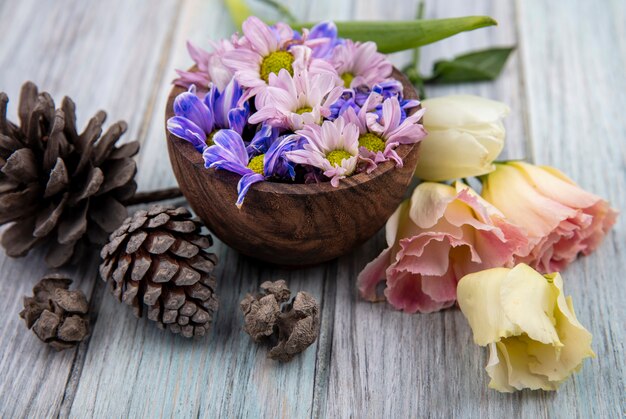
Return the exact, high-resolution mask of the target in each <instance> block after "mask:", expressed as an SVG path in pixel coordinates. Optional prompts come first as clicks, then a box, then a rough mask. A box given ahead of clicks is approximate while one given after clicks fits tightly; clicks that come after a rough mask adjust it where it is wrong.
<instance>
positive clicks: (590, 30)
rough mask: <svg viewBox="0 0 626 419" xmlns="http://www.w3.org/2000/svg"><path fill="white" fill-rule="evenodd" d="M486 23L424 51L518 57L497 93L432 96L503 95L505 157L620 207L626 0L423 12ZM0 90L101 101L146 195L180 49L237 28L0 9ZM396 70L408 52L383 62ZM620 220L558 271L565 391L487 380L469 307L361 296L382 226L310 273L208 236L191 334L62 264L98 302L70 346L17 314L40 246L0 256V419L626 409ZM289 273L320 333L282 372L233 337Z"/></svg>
mask: <svg viewBox="0 0 626 419" xmlns="http://www.w3.org/2000/svg"><path fill="white" fill-rule="evenodd" d="M289 3H290V6H291V8H292V9H293V11H294V13H295V14H296V15H297V16H298V17H299V18H301V19H303V20H319V19H328V18H332V19H337V20H340V19H402V18H410V17H412V16H413V15H414V11H415V6H416V0H402V1H400V0H395V1H390V0H345V1H344V0H316V1H310V2H308V1H307V2H305V1H298V0H293V1H291V2H289ZM468 14H487V15H491V16H493V17H495V18H496V19H497V20H498V21H499V22H500V25H499V26H498V27H494V28H489V29H481V30H478V31H475V32H473V33H467V34H462V35H460V36H457V37H455V38H453V39H450V40H446V41H444V42H440V43H437V44H435V45H433V46H428V47H426V48H424V49H423V63H422V65H423V70H424V71H427V70H428V69H429V68H430V66H431V64H432V61H433V60H434V59H437V58H441V57H450V56H452V55H454V54H455V53H460V52H464V51H467V50H469V49H477V48H482V47H487V46H493V45H511V44H516V45H517V46H518V49H517V51H516V52H515V53H514V55H513V57H512V59H511V60H510V62H509V63H508V64H507V67H506V69H505V71H504V74H503V75H502V77H500V79H499V80H498V81H496V82H494V83H480V84H472V85H462V86H452V87H437V88H432V89H429V90H428V94H429V95H433V96H434V95H442V94H448V93H453V92H455V93H456V92H463V93H474V94H479V95H483V96H486V97H490V98H494V99H498V100H501V101H504V102H507V103H508V104H509V105H510V106H511V108H512V113H511V116H510V118H509V119H508V120H507V122H506V123H507V127H508V144H507V147H506V156H507V157H510V158H521V157H525V158H528V159H530V160H532V161H534V162H537V163H543V164H550V165H554V166H556V167H558V168H560V169H562V170H564V171H565V172H566V173H568V174H569V175H570V176H571V177H572V178H574V179H575V180H576V181H578V182H579V183H580V184H581V185H582V186H583V187H585V188H587V189H589V190H591V191H594V192H596V193H598V194H600V195H602V196H604V197H606V198H607V199H609V200H610V201H611V202H612V203H613V205H614V206H615V207H617V208H621V209H622V210H623V209H624V208H626V170H625V161H626V117H625V116H624V111H625V110H626V76H625V74H626V70H625V68H626V29H625V28H626V2H624V1H623V0H606V1H588V0H586V1H585V0H570V1H543V0H524V1H522V0H520V1H518V2H514V1H509V0H475V1H467V0H446V1H435V0H431V1H427V4H426V17H428V18H434V17H452V16H461V15H468ZM0 30H1V34H0V90H3V91H6V92H7V93H8V94H9V97H10V98H11V102H10V115H11V116H12V117H13V119H16V113H17V112H16V110H17V109H16V106H17V98H18V92H19V88H20V85H21V84H22V82H23V81H25V80H33V81H34V82H36V83H37V84H38V85H39V86H40V88H42V89H45V90H47V91H49V92H50V93H51V94H52V95H53V96H54V97H55V98H56V99H57V101H59V102H60V100H61V98H62V96H63V95H70V96H71V97H72V98H73V99H74V100H75V102H76V103H77V107H78V116H79V123H81V124H84V123H85V122H86V121H87V120H88V118H89V117H90V116H91V115H92V114H93V113H94V112H95V111H96V110H98V109H106V110H107V111H108V112H109V121H110V122H112V121H116V120H118V119H124V120H126V121H128V123H129V127H130V129H129V132H128V134H127V135H126V137H127V140H131V139H139V140H140V141H141V142H142V143H143V146H142V151H141V154H140V155H139V157H138V159H137V160H138V165H139V174H138V180H139V184H140V188H141V189H155V188H160V187H166V186H172V185H175V179H174V176H173V174H172V171H171V169H170V165H169V161H168V157H167V152H166V149H165V143H164V140H165V138H164V133H163V112H164V106H165V100H166V97H167V93H168V90H169V88H170V84H169V83H170V81H171V80H172V78H173V77H174V71H173V69H174V68H185V67H187V66H188V65H189V64H190V60H189V58H188V57H187V53H186V50H185V47H184V43H185V40H186V39H188V38H189V39H192V40H193V41H195V42H196V43H198V44H200V45H207V44H206V41H207V40H208V39H216V38H218V37H223V36H226V35H228V34H229V33H231V32H232V31H233V30H234V28H233V26H232V24H231V23H230V20H229V17H228V15H227V13H226V12H225V10H224V8H223V6H222V4H221V2H220V1H219V0H193V1H192V0H186V1H174V0H149V1H148V0H144V1H141V0H132V1H131V0H106V1H85V0H56V1H52V0H40V1H36V0H19V1H17V0H0ZM393 59H394V62H395V63H396V64H403V63H404V62H406V61H407V59H408V55H407V54H399V55H396V56H394V57H393ZM625 237H626V227H625V223H624V220H623V218H622V219H620V220H619V221H618V224H617V225H616V227H615V229H614V231H613V232H612V233H611V234H610V235H609V236H608V237H607V239H606V240H605V242H604V243H603V244H602V246H601V248H600V249H599V251H598V252H597V253H596V254H594V255H592V256H589V257H586V258H582V259H580V260H578V261H576V262H575V263H574V264H573V265H572V266H571V267H570V268H569V269H568V270H567V271H566V272H565V273H564V277H565V281H566V285H565V286H566V291H567V292H568V293H570V294H571V295H572V296H573V298H574V301H575V306H576V310H577V312H578V315H579V319H580V321H581V322H582V323H583V324H584V325H586V326H587V327H588V328H589V329H590V331H591V332H592V333H593V335H594V342H593V348H594V350H595V351H596V353H597V359H594V360H591V361H586V362H585V365H584V368H583V369H582V371H581V373H579V374H578V375H576V376H575V377H574V378H573V379H571V380H569V381H568V382H567V383H565V384H564V385H563V386H562V388H561V389H560V390H559V391H558V392H557V393H544V392H529V391H524V392H520V393H516V394H512V395H506V394H499V393H497V392H495V391H493V390H488V389H487V387H486V386H487V381H488V378H487V375H486V373H485V372H484V370H483V367H484V364H485V362H486V356H485V351H484V350H483V349H482V348H479V347H477V346H475V345H474V344H473V343H472V340H471V333H470V330H469V328H468V326H467V325H466V323H465V321H464V319H463V317H462V315H461V313H460V312H459V311H458V310H456V309H452V310H447V311H444V312H440V313H435V314H429V315H408V314H403V313H400V312H397V311H394V310H392V309H391V308H390V307H389V306H387V305H385V304H370V303H367V302H364V301H360V300H359V298H358V296H357V292H356V287H355V279H356V275H357V273H358V272H359V271H360V270H361V269H362V268H363V266H364V265H365V264H366V263H367V262H368V261H369V260H371V259H372V258H373V257H375V256H376V255H377V254H378V252H379V251H380V250H381V249H382V248H383V246H384V237H383V234H378V235H377V236H376V237H375V238H373V239H372V240H370V241H369V242H368V243H365V244H364V245H363V246H362V247H360V248H359V249H357V250H356V251H355V252H353V253H352V254H350V255H348V256H345V257H342V258H340V259H339V260H337V261H334V262H331V263H328V264H325V265H323V266H319V267H316V268H311V269H306V270H297V271H280V270H276V269H274V268H271V267H268V266H264V265H262V264H259V263H256V262H252V261H250V260H248V259H246V258H244V257H240V256H239V255H238V254H237V253H236V252H234V251H232V250H230V249H228V248H227V247H226V246H224V245H222V244H221V243H218V244H217V246H216V252H217V253H218V254H219V256H220V258H221V263H220V265H219V270H218V275H219V277H220V280H221V282H220V287H219V293H220V299H221V309H220V312H219V315H218V317H217V319H216V321H215V326H214V329H213V333H212V335H211V336H209V337H208V338H205V339H203V340H195V341H194V340H185V339H183V338H180V337H177V336H173V335H170V334H167V333H164V332H162V331H160V330H158V329H157V328H156V327H154V325H153V324H151V323H150V322H148V321H147V320H145V319H141V320H136V319H135V318H134V317H133V315H132V314H131V312H130V310H127V309H126V307H124V306H121V305H120V304H118V303H116V301H115V300H114V299H113V298H110V296H109V295H108V294H107V291H105V290H104V287H103V284H102V283H100V281H99V280H98V279H97V273H96V267H97V264H98V262H99V260H98V257H97V255H95V254H94V255H93V257H90V258H87V259H85V260H84V263H82V264H81V265H80V266H77V267H73V268H68V269H66V270H64V272H66V273H68V274H70V275H71V276H72V277H73V278H75V280H76V281H77V283H78V285H79V286H80V288H81V289H83V290H84V291H85V292H86V293H87V295H90V296H91V299H92V307H93V310H94V318H93V325H92V326H93V333H92V336H91V338H90V340H89V341H88V342H85V343H84V344H82V345H81V346H80V347H79V348H78V349H76V350H70V351H66V352H63V353H56V352H55V351H53V350H51V349H49V348H47V347H45V346H44V345H42V344H40V343H39V342H38V341H37V339H36V338H35V336H34V335H32V334H31V333H30V332H27V331H26V328H25V327H24V325H23V321H22V320H21V319H19V318H18V316H17V314H18V312H19V311H20V309H21V304H22V303H21V299H22V296H23V295H24V294H27V293H30V291H31V288H32V286H33V285H34V284H35V282H36V281H37V280H38V279H39V277H40V276H41V275H42V274H44V273H45V272H46V269H45V267H44V263H43V252H35V253H33V254H31V255H30V256H29V257H28V258H24V259H18V260H14V259H8V258H6V257H5V256H4V255H3V254H0V307H1V310H2V313H3V316H2V321H1V322H0V417H6V418H13V417H33V418H45V417H98V418H135V417H165V418H168V417H181V418H187V417H251V418H256V417H271V418H273V417H293V418H299V417H356V418H364V417H372V418H382V417H385V418H396V417H445V418H449V417H525V418H537V417H550V418H553V417H564V418H565V417H580V418H591V417H594V418H618V417H623V416H624V414H625V412H626V408H625V395H626V391H625V386H624V378H625V377H624V373H625V371H624V358H625V356H624V325H625V323H626V322H625V320H626V319H625V316H624V301H626V294H625V292H624V268H625V266H626V249H625V245H626V240H625ZM277 278H285V279H287V280H288V282H289V284H290V286H291V288H292V289H294V290H306V291H309V292H311V293H313V294H314V295H315V296H316V297H317V298H318V299H319V300H320V301H321V304H322V327H321V335H320V337H319V340H318V341H317V342H316V344H314V345H313V346H312V347H310V348H309V349H308V350H307V351H306V352H305V353H304V354H303V355H302V356H300V357H298V358H296V359H295V360H294V361H293V362H291V363H289V364H286V365H279V364H277V363H275V362H273V361H271V360H268V359H266V358H265V355H266V349H265V348H260V347H258V346H257V345H255V344H253V343H252V342H251V341H250V339H249V338H248V336H247V335H245V334H244V333H243V332H242V331H241V327H240V326H241V317H240V314H239V312H238V301H239V300H240V299H241V298H242V296H243V295H244V294H245V293H246V292H248V291H253V290H255V289H256V287H257V285H258V284H260V283H261V282H262V281H264V280H268V279H277Z"/></svg>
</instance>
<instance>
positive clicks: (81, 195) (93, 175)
mask: <svg viewBox="0 0 626 419" xmlns="http://www.w3.org/2000/svg"><path fill="white" fill-rule="evenodd" d="M103 182H104V174H103V173H102V170H100V168H99V167H92V168H91V170H90V171H89V174H88V175H87V178H86V179H85V183H83V185H82V186H81V188H80V189H79V190H78V191H77V192H76V193H74V194H72V197H71V199H70V202H69V204H70V205H71V206H75V205H76V204H77V203H79V202H81V201H83V200H85V199H87V198H89V197H90V196H93V195H95V194H96V192H98V190H99V189H100V187H101V186H102V183H103Z"/></svg>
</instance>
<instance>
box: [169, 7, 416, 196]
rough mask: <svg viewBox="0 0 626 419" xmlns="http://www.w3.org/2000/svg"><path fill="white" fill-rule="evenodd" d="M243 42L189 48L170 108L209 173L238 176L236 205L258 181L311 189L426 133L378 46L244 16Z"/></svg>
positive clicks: (366, 167) (391, 156)
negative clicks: (190, 64) (189, 64)
mask: <svg viewBox="0 0 626 419" xmlns="http://www.w3.org/2000/svg"><path fill="white" fill-rule="evenodd" d="M242 29H243V35H242V36H238V35H237V34H235V35H233V36H232V37H231V39H230V40H221V41H220V42H218V43H217V44H215V45H214V51H213V52H211V53H208V52H206V51H202V50H200V49H198V48H196V47H194V46H193V45H191V44H189V45H188V46H189V50H190V53H191V55H192V57H193V58H194V60H195V61H196V63H197V71H179V74H180V78H179V79H177V80H176V84H178V85H182V86H185V87H188V91H187V92H184V93H181V94H180V95H179V96H177V97H176V100H175V102H174V113H175V116H174V117H172V118H170V119H169V120H168V121H167V128H168V130H169V131H170V132H171V133H172V134H174V135H176V136H177V137H180V138H182V139H184V140H186V141H189V142H190V143H191V144H193V146H194V147H195V148H196V150H198V152H200V153H202V156H203V158H204V162H205V166H206V167H207V168H212V167H214V168H216V169H222V170H228V171H230V172H234V173H237V174H239V175H241V179H240V181H239V184H238V187H237V188H238V199H237V203H236V204H237V206H241V205H242V204H243V201H244V198H245V195H246V193H247V191H248V189H249V188H250V186H251V185H252V184H254V183H256V182H261V181H276V182H293V183H310V182H326V181H330V183H331V185H333V186H335V187H336V186H338V185H339V182H340V181H341V179H344V178H346V177H349V176H352V175H354V174H356V173H360V172H366V173H371V172H372V171H374V170H375V169H376V167H377V165H378V164H380V163H382V162H385V161H389V160H391V161H393V162H394V163H395V164H396V165H397V166H398V167H402V165H403V162H402V158H401V157H400V156H399V155H398V154H397V153H396V151H395V149H396V148H397V147H398V146H399V145H401V144H414V143H417V142H419V141H420V140H421V139H422V138H424V136H425V135H426V131H425V130H424V127H423V126H422V124H421V123H420V120H421V118H422V115H423V112H424V109H421V107H420V102H419V101H417V100H410V99H405V98H404V96H403V85H402V83H401V82H400V81H399V80H397V79H395V78H394V77H393V76H392V72H393V66H392V65H391V63H390V62H389V60H388V59H387V58H386V57H385V55H383V54H381V53H379V52H378V51H377V48H376V44H375V43H374V42H353V41H352V40H350V39H342V38H340V37H339V36H338V34H337V27H336V26H335V24H334V23H332V22H323V23H320V24H318V25H315V26H314V27H312V28H311V29H310V30H308V29H302V30H301V31H298V30H294V29H292V28H291V27H290V26H289V25H287V24H285V23H277V24H275V25H273V26H269V25H266V24H265V23H263V22H262V21H261V20H260V19H258V18H256V17H249V18H248V19H247V20H246V21H245V22H244V23H243V25H242Z"/></svg>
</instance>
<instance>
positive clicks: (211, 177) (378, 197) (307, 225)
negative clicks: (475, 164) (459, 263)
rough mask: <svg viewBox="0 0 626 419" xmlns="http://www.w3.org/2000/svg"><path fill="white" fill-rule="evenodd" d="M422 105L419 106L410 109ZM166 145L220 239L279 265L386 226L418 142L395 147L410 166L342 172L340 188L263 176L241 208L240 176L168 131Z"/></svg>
mask: <svg viewBox="0 0 626 419" xmlns="http://www.w3.org/2000/svg"><path fill="white" fill-rule="evenodd" d="M392 76H393V77H394V78H396V79H397V80H399V81H400V82H402V84H403V86H404V90H403V95H404V97H405V98H406V99H417V98H418V95H417V92H416V90H415V88H414V87H413V85H412V84H411V82H410V81H409V80H408V79H407V78H406V76H404V75H403V74H402V73H401V72H400V71H399V70H398V69H394V70H393V73H392ZM184 91H185V89H184V88H182V87H179V86H175V87H174V88H173V89H172V90H171V92H170V94H169V97H168V101H167V104H166V107H165V118H166V119H168V120H169V118H172V117H173V116H174V100H175V99H176V97H177V96H178V95H179V94H181V93H182V92H184ZM417 111H418V107H415V108H413V109H411V111H410V112H409V114H410V115H412V114H414V113H415V112H417ZM163 123H164V124H165V121H163ZM247 140H250V139H249V138H248V139H247ZM167 150H168V153H169V156H170V162H171V163H172V169H173V170H174V175H175V176H176V179H177V180H178V184H179V185H180V189H181V191H182V192H183V194H184V195H185V197H187V201H188V203H189V205H190V206H191V208H192V209H193V210H194V211H195V213H196V214H197V215H198V217H200V219H202V220H203V221H204V224H205V225H206V226H207V227H208V228H209V230H211V231H212V232H213V233H214V234H215V236H216V237H217V238H219V239H220V240H222V241H223V242H224V243H225V244H227V245H228V246H230V247H232V248H233V249H234V250H237V251H239V252H240V253H242V254H244V255H247V256H250V257H252V258H255V259H258V260H262V261H265V262H269V263H273V264H275V265H278V266H289V267H303V266H312V265H317V264H319V263H322V262H328V261H330V260H333V259H336V258H338V257H339V256H343V255H345V254H348V253H351V252H352V251H353V250H354V249H355V248H357V247H358V246H360V245H361V244H363V242H365V241H367V240H369V239H370V238H372V237H373V236H374V235H375V234H376V233H377V232H378V231H379V230H380V229H381V228H382V227H383V226H384V225H385V223H386V221H387V219H389V217H391V215H392V214H393V213H394V211H395V210H396V208H397V207H398V205H399V204H400V203H401V202H402V199H403V197H404V194H405V192H406V189H407V187H408V186H409V184H410V183H411V181H412V179H413V178H414V173H415V166H416V165H417V160H418V155H419V144H417V145H416V144H401V145H400V146H399V147H398V148H397V149H396V152H397V153H398V156H400V158H401V159H402V161H403V163H404V165H403V167H401V168H400V167H396V164H395V162H393V161H387V162H384V163H381V164H380V165H378V167H377V168H376V170H374V171H373V172H372V173H365V172H362V173H358V174H356V175H354V176H350V177H349V178H346V179H343V180H342V181H341V183H339V185H338V186H336V187H334V186H332V185H331V184H330V182H325V183H321V184H316V183H312V184H307V185H303V184H290V183H278V182H261V183H257V184H255V185H254V186H253V187H251V188H250V191H249V192H248V194H247V195H246V201H245V203H244V205H243V206H242V207H241V208H239V209H238V210H235V208H234V206H233V203H234V202H236V201H237V184H238V182H239V179H241V176H240V175H237V174H235V173H231V172H228V171H226V170H216V169H209V170H207V169H206V167H205V166H204V160H203V159H202V155H201V154H200V153H198V151H197V150H196V149H195V148H194V146H193V145H191V143H189V142H188V141H185V140H183V139H180V138H178V137H176V136H175V135H173V134H171V133H169V132H168V133H167ZM346 214H349V215H350V216H348V217H346ZM338 231H341V232H342V234H337V232H338ZM251 232H254V234H250V233H251Z"/></svg>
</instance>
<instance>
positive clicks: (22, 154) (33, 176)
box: [2, 148, 38, 183]
mask: <svg viewBox="0 0 626 419" xmlns="http://www.w3.org/2000/svg"><path fill="white" fill-rule="evenodd" d="M2 173H4V174H5V175H7V176H8V177H10V178H12V179H13V180H15V181H17V182H26V183H30V182H33V181H36V180H37V179H38V171H37V162H36V158H35V154H34V153H33V151H32V150H30V149H28V148H21V149H19V150H16V151H15V153H13V154H11V156H10V157H9V158H8V159H7V161H6V163H5V164H4V166H3V167H2Z"/></svg>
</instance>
